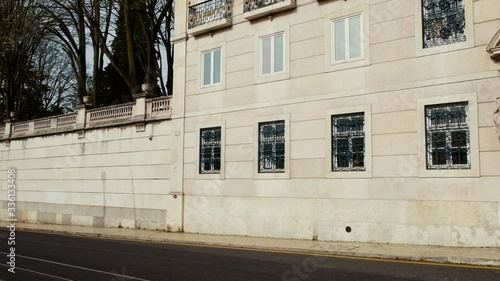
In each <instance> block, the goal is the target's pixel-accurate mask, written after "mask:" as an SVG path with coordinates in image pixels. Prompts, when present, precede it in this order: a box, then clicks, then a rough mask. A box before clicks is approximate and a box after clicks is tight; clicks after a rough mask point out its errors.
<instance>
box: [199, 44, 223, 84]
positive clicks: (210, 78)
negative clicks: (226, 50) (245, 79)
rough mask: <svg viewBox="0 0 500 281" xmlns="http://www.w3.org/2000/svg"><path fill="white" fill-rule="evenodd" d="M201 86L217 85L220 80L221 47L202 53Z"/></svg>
mask: <svg viewBox="0 0 500 281" xmlns="http://www.w3.org/2000/svg"><path fill="white" fill-rule="evenodd" d="M202 57H203V83H202V84H203V86H211V85H217V84H220V82H221V72H222V71H221V49H215V50H210V51H206V52H203V53H202Z"/></svg>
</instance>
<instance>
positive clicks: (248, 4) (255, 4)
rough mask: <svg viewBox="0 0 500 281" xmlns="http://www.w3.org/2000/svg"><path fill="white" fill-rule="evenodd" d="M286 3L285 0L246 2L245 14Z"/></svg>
mask: <svg viewBox="0 0 500 281" xmlns="http://www.w3.org/2000/svg"><path fill="white" fill-rule="evenodd" d="M284 1H285V0H245V4H244V5H243V12H250V11H253V10H255V9H259V8H263V7H267V6H270V5H273V4H276V3H279V2H284Z"/></svg>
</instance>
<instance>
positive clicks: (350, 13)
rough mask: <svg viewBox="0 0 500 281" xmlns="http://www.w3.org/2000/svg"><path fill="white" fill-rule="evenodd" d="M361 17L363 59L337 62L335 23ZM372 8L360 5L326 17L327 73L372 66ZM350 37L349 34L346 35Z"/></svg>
mask: <svg viewBox="0 0 500 281" xmlns="http://www.w3.org/2000/svg"><path fill="white" fill-rule="evenodd" d="M358 15H359V16H360V21H361V22H360V26H361V58H356V59H352V60H343V61H337V62H335V60H334V59H335V57H334V50H335V49H334V46H335V45H334V44H333V42H334V30H333V23H334V22H336V21H339V20H345V19H348V18H352V17H355V16H358ZM369 17H370V6H369V5H367V4H365V5H359V6H356V7H353V8H350V9H345V10H338V11H335V12H333V13H330V14H328V15H325V21H324V22H325V25H324V26H325V71H326V72H331V71H339V70H344V69H351V68H357V67H364V66H368V65H370V64H371V55H370V25H369ZM346 35H347V36H348V34H346Z"/></svg>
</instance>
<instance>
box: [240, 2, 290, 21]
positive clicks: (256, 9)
mask: <svg viewBox="0 0 500 281" xmlns="http://www.w3.org/2000/svg"><path fill="white" fill-rule="evenodd" d="M244 1H245V3H244V5H243V17H244V18H245V19H247V20H254V19H258V18H261V17H265V16H270V15H274V14H276V13H279V12H282V11H286V10H290V9H294V8H295V7H297V1H296V0H244Z"/></svg>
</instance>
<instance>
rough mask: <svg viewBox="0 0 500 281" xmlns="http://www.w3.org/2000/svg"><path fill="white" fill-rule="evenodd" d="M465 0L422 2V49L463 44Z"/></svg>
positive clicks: (429, 0) (426, 0)
mask: <svg viewBox="0 0 500 281" xmlns="http://www.w3.org/2000/svg"><path fill="white" fill-rule="evenodd" d="M464 2H465V0H422V31H423V34H422V35H423V45H424V46H423V47H424V48H430V47H436V46H442V45H448V44H452V43H457V42H464V41H466V40H465V39H466V38H465V37H466V36H465V5H464Z"/></svg>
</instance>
